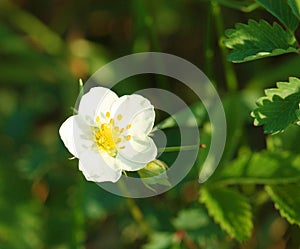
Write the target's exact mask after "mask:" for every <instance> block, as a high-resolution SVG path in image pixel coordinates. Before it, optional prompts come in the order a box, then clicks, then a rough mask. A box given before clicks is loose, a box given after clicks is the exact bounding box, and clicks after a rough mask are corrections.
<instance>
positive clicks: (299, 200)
mask: <svg viewBox="0 0 300 249" xmlns="http://www.w3.org/2000/svg"><path fill="white" fill-rule="evenodd" d="M266 190H267V192H268V194H269V195H270V197H271V199H272V200H273V202H274V203H275V207H276V208H277V209H278V210H279V211H280V214H281V215H282V216H283V217H285V218H286V219H287V220H288V221H289V222H290V223H291V224H297V225H299V226H300V212H299V210H300V209H299V207H300V195H299V193H300V184H299V183H295V184H288V185H271V186H266Z"/></svg>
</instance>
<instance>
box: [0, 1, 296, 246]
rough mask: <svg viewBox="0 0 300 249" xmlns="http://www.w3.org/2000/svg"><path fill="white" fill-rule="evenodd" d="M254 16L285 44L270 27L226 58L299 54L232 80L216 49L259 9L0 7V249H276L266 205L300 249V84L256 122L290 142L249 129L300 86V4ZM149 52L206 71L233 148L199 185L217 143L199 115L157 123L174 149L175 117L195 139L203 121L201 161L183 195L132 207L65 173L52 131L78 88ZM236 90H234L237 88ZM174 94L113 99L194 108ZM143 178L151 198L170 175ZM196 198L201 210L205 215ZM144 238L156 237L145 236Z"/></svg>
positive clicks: (236, 4) (135, 82)
mask: <svg viewBox="0 0 300 249" xmlns="http://www.w3.org/2000/svg"><path fill="white" fill-rule="evenodd" d="M150 2H151V3H150ZM259 2H260V4H261V5H262V6H264V7H265V8H266V9H267V10H268V11H269V12H271V13H272V14H273V15H274V16H275V17H277V18H278V19H279V20H280V22H281V23H282V24H283V25H284V26H285V28H287V30H285V28H283V27H281V26H280V25H279V24H274V25H271V24H269V23H267V22H266V21H260V22H256V21H252V20H251V21H249V23H248V24H237V26H236V29H235V30H229V31H227V33H226V34H227V39H226V40H225V44H226V46H227V47H228V48H230V49H233V51H232V54H230V55H229V57H228V58H229V59H230V60H231V61H233V62H244V61H249V60H254V59H259V58H264V57H271V56H274V55H279V54H284V53H287V52H288V53H290V52H291V53H293V54H291V55H289V56H285V57H282V58H281V60H278V61H277V60H276V59H277V58H275V57H272V58H269V60H261V61H256V62H255V63H251V64H250V63H247V64H244V65H239V66H237V67H236V68H233V67H232V68H231V69H230V67H228V65H230V64H228V63H227V64H226V63H225V62H224V63H223V65H222V64H221V63H219V61H222V59H224V58H225V56H226V49H225V48H224V47H222V45H224V44H221V50H222V52H220V51H219V47H218V46H217V45H218V40H221V41H222V39H223V32H224V26H225V25H226V24H228V23H233V22H236V18H237V17H241V20H244V19H245V18H247V17H248V16H249V14H244V13H239V14H238V15H237V10H240V11H242V12H251V11H254V10H256V9H257V7H258V6H260V4H259V3H258V1H254V0H242V1H240V0H214V1H176V0H175V1H140V0H133V1H131V2H130V1H129V2H128V4H123V5H120V4H115V3H114V1H107V2H103V1H95V3H94V4H93V8H90V6H89V2H88V1H79V2H78V4H72V3H69V2H68V1H65V2H64V4H62V5H55V4H53V2H52V1H51V0H45V1H44V2H43V4H42V5H40V4H36V3H35V2H33V1H7V0H5V1H0V20H1V22H0V37H1V39H0V57H1V60H0V74H1V78H0V116H1V118H0V129H1V134H0V139H1V143H0V150H1V157H0V179H1V181H0V248H1V249H2V248H3V249H33V248H34V249H35V248H37V249H38V248H49V249H58V248H64V249H82V248H87V249H91V248H124V249H128V248H130V249H135V248H146V249H151V248H155V249H159V248H160V249H163V248H168V249H169V248H171V249H179V248H180V249H190V248H205V249H215V248H218V249H219V248H220V249H236V248H240V247H244V246H245V245H244V244H238V242H237V241H236V240H240V241H245V240H247V239H248V238H249V236H250V234H252V237H251V240H250V241H249V246H250V247H251V246H252V245H255V246H254V247H255V249H257V248H269V247H270V248H271V247H272V248H273V247H280V246H281V245H279V244H278V243H279V242H278V243H277V241H281V239H282V238H281V235H277V236H276V238H275V237H274V241H272V239H267V237H268V235H269V234H270V232H271V229H273V228H274V224H270V223H271V222H270V221H273V220H274V218H273V217H277V215H278V214H277V212H276V210H274V209H273V208H272V207H270V205H265V204H267V202H268V201H269V199H268V194H269V196H270V197H271V199H272V201H273V202H274V203H275V206H276V208H277V209H278V210H279V213H280V214H281V215H282V216H283V217H286V218H287V220H288V222H289V223H291V224H295V226H292V227H290V228H291V229H289V230H288V231H286V233H287V234H288V235H289V237H288V239H287V247H288V248H297V247H298V245H299V243H298V242H299V239H298V234H299V231H300V229H299V225H300V222H299V205H300V203H299V198H298V197H297V196H298V192H299V190H300V186H299V184H298V182H299V180H300V168H299V165H300V159H299V156H298V155H299V153H300V147H299V136H300V129H299V126H297V125H293V126H290V127H289V129H286V126H287V125H289V124H290V123H297V121H299V120H300V107H299V99H297V98H298V97H299V80H298V79H296V78H290V82H288V83H285V82H283V83H279V84H278V88H276V89H269V90H267V91H266V96H265V97H263V98H260V99H259V101H258V103H259V107H258V108H257V109H256V110H255V111H253V113H254V114H253V115H257V116H258V118H260V119H259V122H258V123H257V124H259V125H265V128H267V129H269V131H271V132H272V133H273V132H276V131H277V130H280V131H282V130H285V132H284V133H278V134H276V135H274V136H267V137H266V136H265V135H264V134H263V132H262V131H261V130H260V128H253V127H252V118H251V117H250V115H249V113H250V112H251V111H252V110H253V109H255V100H256V99H257V98H258V97H259V96H260V95H261V91H262V89H263V88H267V87H269V85H270V83H271V82H276V81H278V80H284V79H286V78H287V77H288V76H290V75H299V56H298V55H297V53H299V48H298V46H297V43H299V42H297V41H296V38H297V37H296V36H297V35H298V31H299V30H297V32H295V35H296V36H295V37H294V36H293V33H294V30H295V28H296V27H297V25H298V23H297V22H296V19H297V18H298V19H300V18H299V17H300V14H299V6H300V5H299V0H287V1H278V0H274V1H262V0H261V1H259ZM219 4H220V6H219ZM45 6H46V7H45ZM232 9H233V10H232ZM222 14H223V15H224V16H223V18H222ZM265 14H266V12H262V11H257V12H253V13H251V16H252V17H253V16H256V17H257V16H259V19H263V18H264V17H265V16H264V15H265ZM78 16H80V22H78V18H77V17H78ZM224 17H226V22H225V23H224V20H223V19H224ZM267 17H268V20H270V17H269V16H267ZM195 20H199V21H201V23H203V26H202V27H203V29H195V25H196V24H195ZM204 29H205V30H204ZM214 30H217V34H216V32H212V31H214ZM204 37H205V39H204ZM183 41H184V42H183ZM199 44H200V46H199ZM145 51H161V52H169V53H173V54H177V55H180V56H182V57H183V58H185V59H187V60H189V61H191V62H192V63H194V64H196V65H197V66H198V67H199V68H200V69H203V68H206V69H207V72H206V71H205V73H207V75H209V77H211V78H212V80H213V84H214V86H215V88H216V90H217V91H218V92H219V94H220V97H221V99H222V102H223V104H224V108H225V111H226V119H227V124H228V127H227V135H228V139H227V142H226V148H225V152H224V155H223V158H222V161H221V163H220V166H219V168H218V170H217V171H216V172H215V174H214V175H213V176H212V177H211V178H210V179H208V181H207V182H206V183H204V184H201V185H199V183H198V182H197V176H198V173H199V172H198V171H199V169H200V168H201V166H202V164H203V162H204V160H205V159H206V156H207V154H208V152H209V149H210V138H211V133H212V132H213V127H211V126H210V122H209V118H208V115H207V111H206V110H205V107H204V106H203V105H202V103H200V102H196V103H195V104H192V105H191V106H189V108H187V109H184V110H180V111H179V112H178V113H175V114H174V116H173V118H172V117H169V118H167V119H165V120H164V121H162V120H161V117H160V116H159V115H157V120H156V122H157V123H159V124H158V125H157V128H158V129H164V132H166V135H167V138H168V141H167V142H168V146H177V145H179V144H180V136H179V135H178V129H177V128H176V126H177V125H178V124H177V123H176V121H175V119H174V117H176V118H177V122H178V123H180V124H182V125H184V126H187V129H188V128H189V126H190V125H194V122H193V121H194V118H195V119H196V122H197V125H198V127H199V133H200V136H201V143H204V144H206V147H207V148H202V149H201V150H200V152H199V158H198V159H197V162H196V163H195V166H194V167H193V168H192V170H191V171H190V172H189V174H188V176H187V177H186V178H185V179H184V180H183V181H182V182H181V183H179V184H178V185H177V186H176V187H175V188H173V189H172V190H170V191H168V192H166V193H164V194H162V195H159V196H156V197H152V198H147V199H137V200H130V201H128V199H125V198H122V197H118V196H114V195H112V194H110V193H109V192H107V191H105V190H103V189H101V188H99V186H98V185H96V184H94V183H91V182H86V181H85V179H84V177H83V176H82V174H81V172H80V171H79V170H78V162H77V161H76V160H71V161H70V160H68V157H69V156H70V155H69V153H68V152H67V151H66V150H65V148H64V147H63V145H62V143H61V141H60V140H59V136H58V128H59V126H60V124H61V123H62V122H63V120H65V118H66V117H68V116H69V115H71V114H72V107H74V102H75V100H76V97H77V95H78V92H79V90H80V89H78V88H81V87H82V86H81V85H79V87H78V79H79V78H82V79H83V82H85V81H86V79H87V78H89V76H90V75H91V74H92V73H94V72H95V71H96V70H97V69H99V68H100V67H101V66H102V65H104V64H105V63H107V62H108V61H110V60H112V59H114V58H118V57H120V56H123V55H125V54H129V53H131V52H145ZM223 57H224V58H223ZM221 58H222V59H221ZM224 61H226V60H225V59H224ZM234 69H236V70H237V77H236V76H235V72H234ZM254 72H255V73H254ZM111 73H112V75H113V74H114V73H115V72H113V71H112V72H111ZM228 75H230V77H225V76H228ZM235 78H236V80H235ZM224 79H225V81H224ZM228 79H232V80H233V81H234V80H235V81H237V82H238V83H237V84H235V83H234V84H232V85H233V87H232V85H231V86H230V83H231V82H229V83H228V82H226V81H227V80H228ZM223 82H225V83H223ZM173 83H174V80H173V79H171V78H167V77H164V76H162V77H159V76H155V75H139V76H135V77H130V78H128V79H125V80H124V81H122V82H120V86H116V91H117V92H118V94H120V95H122V94H131V93H132V92H134V91H135V90H140V89H143V88H148V87H155V88H164V89H166V90H170V91H172V92H173V91H174V93H176V94H177V93H179V94H178V95H179V96H180V97H181V96H182V97H183V99H185V100H186V101H187V103H192V102H193V101H194V97H195V96H194V94H192V93H190V92H189V91H185V90H183V89H182V88H181V87H178V86H177V85H176V82H175V84H173ZM200 85H201V84H199V86H200ZM297 101H298V102H297ZM284 108H286V109H284ZM266 110H267V115H266V113H265V111H266ZM268 110H273V111H271V112H268ZM281 110H282V111H281ZM280 111H281V112H280ZM278 113H280V114H278ZM262 115H266V117H264V118H263V119H262ZM275 116H276V118H275ZM255 118H257V117H256V116H255ZM276 119H277V121H276ZM270 120H271V123H272V125H271V128H270V127H269V126H270V123H269V121H270ZM255 122H257V120H256V121H255ZM275 130H276V131H275ZM190 139H191V141H193V140H192V139H193V138H190ZM174 155H175V156H174ZM176 155H177V153H174V152H171V153H163V156H162V158H159V159H161V160H164V159H166V160H164V161H166V162H168V163H169V162H172V160H173V156H174V158H175V157H176ZM211 159H212V160H213V158H211ZM170 165H171V164H170ZM184 166H185V165H183V167H184ZM138 173H139V174H140V176H141V177H142V178H143V180H144V181H145V183H146V184H148V186H149V187H150V188H151V187H152V186H151V185H153V183H154V182H159V183H160V184H165V185H168V184H169V182H168V181H167V178H166V174H165V173H166V168H165V166H164V164H162V163H158V162H157V161H156V162H154V164H153V165H151V167H146V168H145V169H143V170H141V171H140V172H138ZM158 175H159V177H157V178H156V176H158ZM149 176H150V177H152V176H154V179H152V180H154V182H149ZM257 185H259V186H257ZM260 185H263V186H265V189H266V191H264V189H263V188H262V187H263V186H260ZM199 188H200V194H201V197H200V199H201V201H202V202H203V203H204V204H200V203H199V202H198V201H197V200H198V197H199V196H198V193H199ZM237 189H238V191H237ZM128 203H129V204H128ZM134 203H135V205H133V204H134ZM250 204H251V207H253V209H252V210H251V208H250ZM251 211H252V212H251ZM252 216H253V220H255V227H253V225H252V222H251V220H252ZM261 217H262V218H261ZM145 224H146V227H147V224H148V226H149V227H150V229H149V230H150V232H145V231H144V230H143V228H145ZM222 229H223V230H222ZM146 230H147V229H146ZM228 235H230V237H232V238H233V239H230V238H229V237H228ZM246 243H248V242H246ZM293 245H294V246H293ZM246 246H247V245H246ZM249 246H248V247H249Z"/></svg>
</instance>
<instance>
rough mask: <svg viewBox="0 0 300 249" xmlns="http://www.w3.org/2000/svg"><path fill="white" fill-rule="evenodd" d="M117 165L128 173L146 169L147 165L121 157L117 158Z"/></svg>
mask: <svg viewBox="0 0 300 249" xmlns="http://www.w3.org/2000/svg"><path fill="white" fill-rule="evenodd" d="M117 164H118V166H119V167H120V168H122V170H126V171H137V170H140V169H142V168H144V167H146V165H147V163H136V162H132V161H129V160H127V159H126V158H124V157H122V156H121V155H118V156H117Z"/></svg>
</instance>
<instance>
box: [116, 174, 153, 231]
mask: <svg viewBox="0 0 300 249" xmlns="http://www.w3.org/2000/svg"><path fill="white" fill-rule="evenodd" d="M118 185H119V187H120V190H121V192H122V193H123V194H124V195H125V196H128V194H129V193H128V190H127V189H126V186H125V185H124V182H123V181H122V180H120V181H119V182H118ZM126 204H127V206H128V209H129V211H130V213H131V215H132V217H133V218H134V220H135V221H136V223H137V224H138V225H139V227H140V229H141V230H142V231H143V232H144V234H145V235H146V236H150V235H151V228H150V226H149V224H148V223H147V221H146V219H145V217H144V215H143V212H142V211H141V209H140V208H139V206H138V205H137V203H136V202H135V200H134V199H133V198H126Z"/></svg>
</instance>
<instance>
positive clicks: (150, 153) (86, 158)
mask: <svg viewBox="0 0 300 249" xmlns="http://www.w3.org/2000/svg"><path fill="white" fill-rule="evenodd" d="M154 119H155V112H154V107H153V106H152V105H151V103H150V102H149V100H147V99H146V98H144V97H142V96H140V95H137V94H132V95H125V96H122V97H120V98H119V97H118V96H117V95H116V94H115V93H114V92H112V91H111V90H109V89H107V88H103V87H94V88H91V89H90V91H89V92H88V93H86V94H85V95H83V96H82V98H81V101H80V104H79V109H78V114H77V115H74V116H71V117H69V118H68V119H67V120H66V121H65V122H64V123H63V124H62V125H61V127H60V129H59V134H60V137H61V139H62V140H63V142H64V144H65V146H66V147H67V148H68V150H69V151H70V152H71V153H72V154H73V155H74V156H75V157H77V158H78V159H79V169H80V170H81V171H82V173H83V174H84V176H85V178H86V179H87V180H89V181H94V182H105V181H111V182H116V181H118V180H119V178H120V177H121V174H122V171H123V170H125V171H137V170H139V169H141V168H144V167H145V166H146V165H147V163H149V162H150V161H153V160H154V159H155V157H156V155H157V148H156V146H155V144H154V142H153V140H152V139H151V138H150V137H149V136H148V135H149V133H150V131H151V130H152V128H153V125H154Z"/></svg>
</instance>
